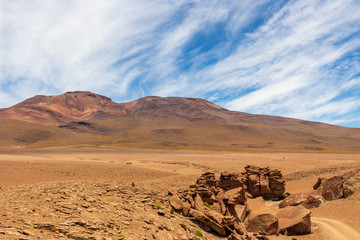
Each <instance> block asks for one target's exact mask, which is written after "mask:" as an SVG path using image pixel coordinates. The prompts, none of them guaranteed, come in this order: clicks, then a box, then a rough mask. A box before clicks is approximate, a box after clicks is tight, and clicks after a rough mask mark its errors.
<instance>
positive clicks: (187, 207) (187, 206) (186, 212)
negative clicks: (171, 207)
mask: <svg viewBox="0 0 360 240" xmlns="http://www.w3.org/2000/svg"><path fill="white" fill-rule="evenodd" d="M190 209H191V204H190V203H189V202H183V214H184V216H188V215H189V212H190Z"/></svg>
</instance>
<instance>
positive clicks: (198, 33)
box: [0, 0, 360, 127]
mask: <svg viewBox="0 0 360 240" xmlns="http://www.w3.org/2000/svg"><path fill="white" fill-rule="evenodd" d="M359 12H360V1H359V0H325V1H320V0H299V1H282V0H277V1H272V0H269V1H268V0H257V1H254V0H241V1H239V0H227V1H224V0H207V1H201V0H199V1H195V0H194V1H192V0H186V1H184V0H108V1H103V0H61V1H59V0H41V1H37V0H16V1H14V0H0V108H5V107H10V106H12V105H14V104H16V103H18V102H20V101H23V100H25V99H27V98H29V97H32V96H34V95H58V94H62V93H65V92H67V91H76V90H82V91H91V92H94V93H98V94H102V95H105V96H108V97H110V98H112V99H113V100H114V101H116V102H127V101H132V100H135V99H137V98H140V97H144V96H149V95H151V96H162V97H167V96H179V97H196V98H203V99H206V100H208V101H211V102H214V103H216V104H218V105H220V106H222V107H224V108H227V109H229V110H235V111H242V112H248V113H255V114H269V115H278V116H285V117H292V118H300V119H304V120H311V121H321V122H326V123H331V124H336V125H341V126H348V127H360V14H359Z"/></svg>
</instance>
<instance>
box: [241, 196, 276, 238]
mask: <svg viewBox="0 0 360 240" xmlns="http://www.w3.org/2000/svg"><path fill="white" fill-rule="evenodd" d="M244 212H248V213H249V214H248V216H246V214H245V222H244V223H245V227H246V230H247V231H249V232H263V233H266V234H270V235H272V234H276V233H278V230H279V225H278V218H277V217H276V216H275V214H274V213H273V212H272V211H271V210H270V209H269V208H268V207H267V206H266V205H265V202H264V200H263V199H262V198H261V197H258V198H255V199H248V201H247V203H246V208H245V209H244ZM243 218H244V217H243Z"/></svg>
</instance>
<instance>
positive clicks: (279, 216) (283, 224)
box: [169, 166, 311, 240]
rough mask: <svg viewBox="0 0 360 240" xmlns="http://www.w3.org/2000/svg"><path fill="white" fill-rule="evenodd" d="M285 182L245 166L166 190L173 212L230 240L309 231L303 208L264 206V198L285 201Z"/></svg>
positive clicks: (276, 173) (276, 175) (276, 174)
mask: <svg viewBox="0 0 360 240" xmlns="http://www.w3.org/2000/svg"><path fill="white" fill-rule="evenodd" d="M284 192H285V180H284V179H283V176H282V174H281V172H280V171H278V170H276V169H275V170H270V169H269V168H259V167H256V166H246V167H245V172H242V173H228V172H223V173H221V174H220V176H219V179H216V177H215V174H214V173H212V172H206V173H204V174H203V175H201V176H200V177H199V179H198V180H197V181H196V184H194V185H190V187H189V188H188V189H186V190H179V191H175V190H174V189H171V190H169V194H170V195H171V196H170V197H169V203H170V205H171V206H172V207H173V209H174V210H176V211H178V212H179V213H182V214H183V215H184V216H188V217H192V218H194V219H196V220H197V221H198V222H200V223H201V224H202V225H203V226H205V228H208V230H210V231H213V232H215V233H217V234H218V235H220V236H227V237H228V239H230V240H238V239H251V237H250V235H249V233H248V232H254V233H256V234H255V235H256V238H258V239H267V237H266V235H274V234H278V233H279V232H280V233H283V234H287V235H300V234H306V233H309V232H310V226H311V221H310V211H309V210H307V209H305V208H304V207H303V206H297V207H286V208H284V209H283V210H281V211H280V212H279V213H276V212H274V211H273V210H271V209H270V208H268V207H267V205H266V203H265V201H264V199H267V200H269V199H270V200H279V199H282V198H284Z"/></svg>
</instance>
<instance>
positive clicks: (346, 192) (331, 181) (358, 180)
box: [313, 170, 360, 201]
mask: <svg viewBox="0 0 360 240" xmlns="http://www.w3.org/2000/svg"><path fill="white" fill-rule="evenodd" d="M313 188H314V190H316V191H317V192H318V193H319V194H320V195H321V196H323V197H324V199H325V200H326V201H332V200H337V199H340V198H347V197H349V196H351V195H352V194H353V193H354V192H355V191H356V190H359V189H360V170H356V171H351V172H348V173H346V174H343V175H341V176H334V177H331V178H328V179H326V178H319V179H318V181H317V182H316V183H315V185H314V186H313Z"/></svg>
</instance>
